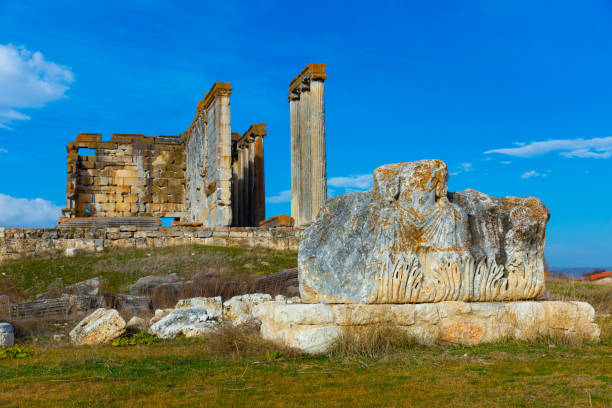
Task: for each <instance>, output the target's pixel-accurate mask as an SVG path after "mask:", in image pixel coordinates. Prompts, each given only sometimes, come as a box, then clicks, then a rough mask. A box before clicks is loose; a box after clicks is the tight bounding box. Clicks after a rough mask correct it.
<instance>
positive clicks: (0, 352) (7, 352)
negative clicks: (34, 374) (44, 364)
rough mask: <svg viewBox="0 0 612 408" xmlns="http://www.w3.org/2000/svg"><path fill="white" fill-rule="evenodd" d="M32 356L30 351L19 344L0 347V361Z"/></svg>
mask: <svg viewBox="0 0 612 408" xmlns="http://www.w3.org/2000/svg"><path fill="white" fill-rule="evenodd" d="M32 354H34V352H33V351H32V349H30V348H27V347H25V346H21V345H19V344H17V345H15V346H12V347H0V360H4V359H9V358H26V357H30V356H32Z"/></svg>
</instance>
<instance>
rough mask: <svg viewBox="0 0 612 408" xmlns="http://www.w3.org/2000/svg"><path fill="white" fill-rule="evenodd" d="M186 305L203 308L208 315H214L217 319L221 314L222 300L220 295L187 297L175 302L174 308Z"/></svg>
mask: <svg viewBox="0 0 612 408" xmlns="http://www.w3.org/2000/svg"><path fill="white" fill-rule="evenodd" d="M186 307H198V308H201V309H205V310H206V313H208V314H209V315H215V316H217V317H218V318H219V319H221V316H222V314H223V301H222V300H221V296H216V297H195V298H189V299H181V300H179V301H178V302H176V306H175V309H181V308H186Z"/></svg>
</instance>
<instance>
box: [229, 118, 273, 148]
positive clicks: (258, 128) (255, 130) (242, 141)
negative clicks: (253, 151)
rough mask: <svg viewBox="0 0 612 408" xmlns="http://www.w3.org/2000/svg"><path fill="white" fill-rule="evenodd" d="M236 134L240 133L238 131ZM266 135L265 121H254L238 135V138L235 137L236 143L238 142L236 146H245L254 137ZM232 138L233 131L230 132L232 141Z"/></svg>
mask: <svg viewBox="0 0 612 408" xmlns="http://www.w3.org/2000/svg"><path fill="white" fill-rule="evenodd" d="M238 135H240V133H238ZM267 135H268V132H267V131H266V124H265V123H254V124H252V125H251V126H250V127H249V128H248V129H247V131H246V132H244V134H243V135H241V136H240V137H238V139H236V143H237V144H238V147H244V146H246V145H247V144H248V143H251V142H253V141H254V140H255V138H256V137H259V136H261V137H265V136H267ZM233 140H234V133H232V141H233Z"/></svg>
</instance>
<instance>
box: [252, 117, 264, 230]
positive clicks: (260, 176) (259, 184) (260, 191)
mask: <svg viewBox="0 0 612 408" xmlns="http://www.w3.org/2000/svg"><path fill="white" fill-rule="evenodd" d="M264 125H265V124H264ZM264 132H265V130H264ZM263 139H264V134H261V135H257V137H256V138H255V143H254V146H255V193H254V200H253V202H254V203H255V211H254V214H255V223H254V226H255V227H258V226H259V223H260V222H261V221H263V220H265V219H266V181H265V178H264V140H263Z"/></svg>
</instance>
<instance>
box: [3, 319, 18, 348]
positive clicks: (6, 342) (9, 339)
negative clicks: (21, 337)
mask: <svg viewBox="0 0 612 408" xmlns="http://www.w3.org/2000/svg"><path fill="white" fill-rule="evenodd" d="M14 344H15V329H13V326H12V325H11V324H10V323H0V347H11V346H12V345H14Z"/></svg>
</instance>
